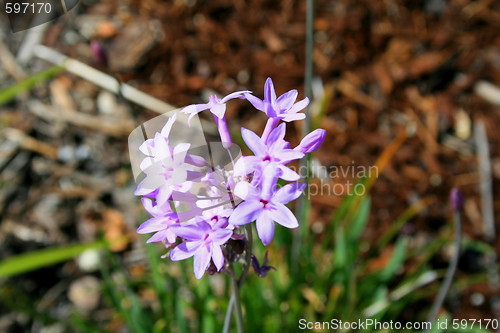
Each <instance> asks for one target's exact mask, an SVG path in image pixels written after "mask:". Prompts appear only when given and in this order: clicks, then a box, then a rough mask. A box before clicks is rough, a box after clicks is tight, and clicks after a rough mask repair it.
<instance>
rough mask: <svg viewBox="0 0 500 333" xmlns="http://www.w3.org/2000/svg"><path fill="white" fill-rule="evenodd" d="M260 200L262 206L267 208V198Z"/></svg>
mask: <svg viewBox="0 0 500 333" xmlns="http://www.w3.org/2000/svg"><path fill="white" fill-rule="evenodd" d="M260 202H261V203H262V206H263V207H264V208H267V205H268V204H269V201H268V200H264V199H260Z"/></svg>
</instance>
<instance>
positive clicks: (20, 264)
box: [0, 241, 108, 278]
mask: <svg viewBox="0 0 500 333" xmlns="http://www.w3.org/2000/svg"><path fill="white" fill-rule="evenodd" d="M107 246H108V243H107V242H106V241H97V242H93V243H88V244H78V245H68V246H61V247H55V248H48V249H43V250H38V251H34V252H30V253H25V254H20V255H17V256H15V257H12V258H8V259H5V260H3V261H1V262H0V278H5V277H9V276H13V275H17V274H21V273H26V272H29V271H32V270H35V269H38V268H41V267H44V266H49V265H54V264H57V263H59V262H63V261H66V260H69V259H71V258H74V257H76V256H78V255H79V254H81V253H82V252H84V251H86V250H89V249H101V248H105V247H107Z"/></svg>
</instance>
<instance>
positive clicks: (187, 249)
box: [170, 242, 203, 261]
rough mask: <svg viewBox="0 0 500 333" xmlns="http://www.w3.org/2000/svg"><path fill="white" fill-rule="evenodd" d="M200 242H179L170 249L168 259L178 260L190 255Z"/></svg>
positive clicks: (194, 251)
mask: <svg viewBox="0 0 500 333" xmlns="http://www.w3.org/2000/svg"><path fill="white" fill-rule="evenodd" d="M195 243H196V244H195ZM202 244H203V243H202V242H184V243H181V244H179V245H177V246H176V247H174V248H173V249H172V251H170V259H171V260H173V261H179V260H184V259H187V258H189V257H192V256H193V255H194V254H195V253H196V251H197V250H198V248H199V247H200V246H201V245H202Z"/></svg>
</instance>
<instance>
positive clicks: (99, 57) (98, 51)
mask: <svg viewBox="0 0 500 333" xmlns="http://www.w3.org/2000/svg"><path fill="white" fill-rule="evenodd" d="M90 50H91V51H92V56H93V57H94V61H95V62H96V63H97V64H98V65H101V66H104V67H107V66H108V55H107V54H106V50H104V47H103V46H102V45H101V43H99V42H98V41H95V40H93V41H91V42H90Z"/></svg>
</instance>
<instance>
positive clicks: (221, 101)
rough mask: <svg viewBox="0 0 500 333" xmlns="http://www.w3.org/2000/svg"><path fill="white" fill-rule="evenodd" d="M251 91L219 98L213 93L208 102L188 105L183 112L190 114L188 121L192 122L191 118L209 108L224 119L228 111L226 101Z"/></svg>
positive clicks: (219, 117) (237, 92)
mask: <svg viewBox="0 0 500 333" xmlns="http://www.w3.org/2000/svg"><path fill="white" fill-rule="evenodd" d="M250 92H251V91H249V90H242V91H236V92H234V93H231V94H229V95H227V96H225V97H223V98H219V97H217V96H216V95H211V96H210V97H209V98H208V103H204V104H193V105H189V106H186V107H185V108H184V109H182V113H185V114H188V115H189V119H188V123H190V122H191V118H193V117H194V116H195V115H196V114H198V113H200V112H201V111H204V110H208V109H210V112H212V113H213V114H214V116H216V117H217V118H218V119H222V118H224V114H225V113H226V103H227V102H228V101H229V100H231V99H234V98H243V96H244V94H247V93H250Z"/></svg>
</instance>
